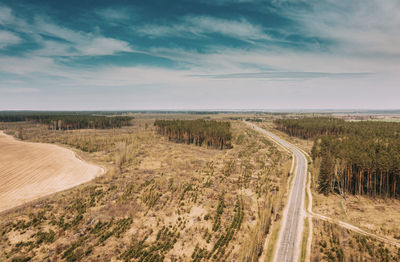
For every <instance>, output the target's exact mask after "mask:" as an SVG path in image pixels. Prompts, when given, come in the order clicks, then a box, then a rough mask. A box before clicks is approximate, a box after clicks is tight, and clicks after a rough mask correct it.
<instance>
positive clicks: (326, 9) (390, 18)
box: [282, 0, 400, 56]
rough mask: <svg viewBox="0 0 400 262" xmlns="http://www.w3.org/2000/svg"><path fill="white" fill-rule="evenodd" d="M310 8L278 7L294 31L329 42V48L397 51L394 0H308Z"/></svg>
mask: <svg viewBox="0 0 400 262" xmlns="http://www.w3.org/2000/svg"><path fill="white" fill-rule="evenodd" d="M308 4H310V6H311V8H308V9H301V8H290V7H287V8H285V9H282V12H283V14H284V15H285V16H287V17H289V18H290V19H293V20H294V21H296V22H297V24H298V25H297V27H296V28H295V30H296V32H297V33H300V34H301V35H304V36H309V37H318V38H322V39H328V40H329V41H331V42H333V46H332V47H331V51H332V52H340V53H342V54H343V53H346V54H348V55H352V56H355V55H357V54H358V55H363V54H368V55H385V54H386V55H400V34H399V28H400V15H399V10H400V2H399V1H397V0H385V1H380V0H354V1H331V0H327V1H310V2H308Z"/></svg>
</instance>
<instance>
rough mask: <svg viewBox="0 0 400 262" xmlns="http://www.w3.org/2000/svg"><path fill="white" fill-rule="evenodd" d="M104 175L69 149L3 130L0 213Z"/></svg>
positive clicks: (1, 137) (0, 147)
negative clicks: (17, 136)
mask: <svg viewBox="0 0 400 262" xmlns="http://www.w3.org/2000/svg"><path fill="white" fill-rule="evenodd" d="M102 173H104V169H103V168H101V167H98V166H96V165H93V164H89V163H86V162H84V161H82V160H80V159H79V158H77V157H76V156H75V153H74V152H73V151H71V150H68V149H66V148H62V147H59V146H56V145H51V144H42V143H30V142H22V141H18V140H16V139H14V138H13V137H11V136H9V135H6V134H4V133H3V132H2V131H0V181H2V183H1V184H0V212H2V211H4V210H7V209H9V208H13V207H16V206H18V205H21V204H23V203H26V202H28V201H31V200H34V199H37V198H40V197H43V196H46V195H49V194H52V193H55V192H58V191H61V190H65V189H67V188H71V187H74V186H76V185H79V184H81V183H84V182H87V181H89V180H91V179H93V178H94V177H96V176H98V175H101V174H102Z"/></svg>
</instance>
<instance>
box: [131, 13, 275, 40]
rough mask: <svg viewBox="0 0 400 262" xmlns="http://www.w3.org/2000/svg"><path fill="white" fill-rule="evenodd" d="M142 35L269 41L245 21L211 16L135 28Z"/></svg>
mask: <svg viewBox="0 0 400 262" xmlns="http://www.w3.org/2000/svg"><path fill="white" fill-rule="evenodd" d="M137 31H138V32H139V33H140V34H142V35H147V36H150V37H161V36H182V37H201V36H206V35H207V34H213V33H218V34H222V35H225V36H229V37H233V38H237V39H240V40H243V41H249V40H259V39H270V37H269V36H268V35H267V34H266V33H264V31H263V29H262V27H260V26H258V25H253V24H251V23H249V22H248V21H247V20H245V19H243V18H242V19H238V20H228V19H221V18H216V17H211V16H194V17H189V16H187V17H184V18H183V19H182V21H181V22H180V23H176V24H172V25H168V26H165V25H158V24H157V25H156V24H149V25H144V26H142V27H140V28H137Z"/></svg>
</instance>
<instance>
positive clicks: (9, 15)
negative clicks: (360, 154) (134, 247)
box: [0, 0, 400, 110]
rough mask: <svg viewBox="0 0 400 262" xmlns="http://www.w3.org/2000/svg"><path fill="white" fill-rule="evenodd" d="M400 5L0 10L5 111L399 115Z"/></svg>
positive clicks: (16, 6) (4, 5) (91, 5)
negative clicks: (365, 111) (332, 111)
mask: <svg viewBox="0 0 400 262" xmlns="http://www.w3.org/2000/svg"><path fill="white" fill-rule="evenodd" d="M399 28H400V2H398V1H397V0H383V1H382V0H351V1H344V0H343V1H342V0H339V1H333V0H320V1H314V0H309V1H305V0H304V1H303V0H298V1H296V0H286V1H284V0H282V1H279V0H274V1H262V0H214V1H211V0H200V1H182V0H178V1H173V2H171V1H87V0H80V1H54V0H53V1H50V0H49V1H39V0H35V1H33V0H32V1H23V0H19V1H15V0H13V1H8V0H3V1H1V2H0V110H4V109H6V110H7V109H34V110H106V109H108V110H129V109H133V110H134V109H177V110H179V109H318V108H332V109H338V108H359V109H367V108H375V109H388V108H389V109H395V108H399V102H398V100H399V98H400V87H399V83H400V34H399Z"/></svg>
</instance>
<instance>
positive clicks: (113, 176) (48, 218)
mask: <svg viewBox="0 0 400 262" xmlns="http://www.w3.org/2000/svg"><path fill="white" fill-rule="evenodd" d="M168 117H171V116H168ZM175 117H179V116H175ZM212 117H216V116H212ZM157 118H164V119H166V118H167V117H166V116H157ZM185 118H190V119H196V118H198V116H185ZM154 120H155V118H153V117H152V116H147V115H146V116H140V115H139V116H135V120H134V121H133V125H132V126H129V127H122V128H120V129H108V130H97V129H96V130H85V129H83V130H70V131H61V130H48V129H47V128H46V127H45V126H43V125H40V124H29V123H13V124H11V123H0V129H3V130H6V132H7V133H10V134H13V135H15V136H16V137H19V138H20V139H24V140H27V141H36V142H46V143H56V144H60V145H63V146H66V147H68V148H71V149H73V150H75V151H76V152H77V153H78V154H79V156H80V157H82V158H84V159H86V160H88V161H92V162H94V163H97V164H98V165H101V166H104V167H105V168H106V170H107V172H106V174H105V175H103V176H101V177H98V178H96V179H94V180H92V181H91V182H88V183H86V184H82V185H80V186H78V187H75V188H73V189H70V190H66V191H63V192H60V193H57V194H54V195H52V196H50V197H46V198H43V199H40V200H37V201H34V202H31V203H28V204H25V205H24V206H20V207H17V208H14V209H12V210H8V211H6V212H3V213H2V214H0V239H1V240H0V260H6V261H7V260H14V261H24V259H25V260H26V259H29V258H31V259H32V260H33V261H54V260H66V261H109V260H119V261H163V260H165V261H231V260H232V259H235V260H236V261H239V260H240V261H254V260H256V259H257V258H258V257H259V256H261V255H263V256H267V257H268V256H270V255H268V254H266V253H267V252H272V251H271V249H270V248H269V249H268V250H269V251H266V248H265V245H264V242H265V239H266V238H268V236H269V235H270V234H271V231H272V230H271V228H273V227H277V225H278V224H279V221H280V217H281V212H282V209H283V204H284V201H285V198H286V194H287V187H288V179H289V169H290V165H291V159H290V156H288V155H287V154H286V153H285V152H283V151H280V149H278V148H277V147H275V146H274V145H273V144H272V143H271V142H270V141H269V140H267V138H265V137H263V136H262V135H261V134H258V133H257V132H255V131H253V130H251V129H250V128H247V127H246V125H244V124H243V123H242V122H240V121H231V130H232V148H231V149H223V150H217V149H210V148H206V147H199V146H195V145H188V144H183V143H173V142H170V141H168V140H167V138H165V137H162V136H160V135H158V134H157V133H156V132H155V129H154V126H153V123H154ZM266 247H268V245H266Z"/></svg>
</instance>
